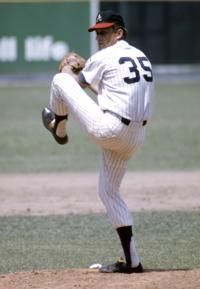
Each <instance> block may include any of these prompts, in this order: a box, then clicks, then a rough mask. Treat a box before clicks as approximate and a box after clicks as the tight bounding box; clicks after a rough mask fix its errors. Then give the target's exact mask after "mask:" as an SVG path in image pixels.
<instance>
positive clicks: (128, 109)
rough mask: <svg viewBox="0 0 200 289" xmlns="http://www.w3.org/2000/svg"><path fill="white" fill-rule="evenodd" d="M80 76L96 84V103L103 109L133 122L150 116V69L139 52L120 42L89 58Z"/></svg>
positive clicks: (151, 92)
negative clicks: (97, 89)
mask: <svg viewBox="0 0 200 289" xmlns="http://www.w3.org/2000/svg"><path fill="white" fill-rule="evenodd" d="M82 74H83V75H84V78H85V81H86V82H87V83H88V84H95V85H98V88H99V91H98V103H99V106H100V107H101V109H102V110H104V109H105V110H106V109H107V110H110V111H113V112H115V113H116V114H118V115H120V116H123V117H125V118H128V119H131V120H134V121H142V120H148V119H149V118H150V117H151V115H152V98H153V93H154V84H153V75H152V67H151V63H150V61H149V60H148V59H147V57H146V56H145V55H144V53H143V52H142V51H140V50H139V49H137V48H135V47H133V46H131V45H129V44H128V43H127V42H126V41H124V40H120V41H118V42H117V43H116V44H114V45H112V46H110V47H107V48H105V49H102V50H100V51H98V52H97V53H95V54H94V55H93V56H92V57H91V58H89V59H88V61H87V63H86V66H85V68H84V69H83V71H82Z"/></svg>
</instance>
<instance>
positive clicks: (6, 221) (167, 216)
mask: <svg viewBox="0 0 200 289" xmlns="http://www.w3.org/2000/svg"><path fill="white" fill-rule="evenodd" d="M199 217H200V214H199V213H171V212H168V213H166V212H165V213H161V212H160V213H139V214H136V215H135V220H136V231H137V234H136V242H137V244H138V252H139V254H140V257H141V260H142V262H143V264H144V266H145V268H146V269H147V268H149V269H163V270H164V269H166V270H167V269H188V268H200V264H199V245H200V243H199ZM0 222H1V229H0V233H1V239H0V255H1V262H0V272H1V273H4V272H15V271H22V270H24V271H29V270H33V269H47V268H49V269H50V268H51V269H55V268H57V269H64V268H87V267H89V266H90V265H91V264H93V263H102V262H113V261H115V259H114V258H117V257H118V256H120V255H119V254H120V252H119V248H120V244H119V241H118V239H117V237H116V233H115V232H114V230H113V229H112V228H111V226H110V223H109V222H108V220H107V218H106V217H105V216H104V215H98V214H97V215H84V216H82V215H68V216H49V217H2V218H0Z"/></svg>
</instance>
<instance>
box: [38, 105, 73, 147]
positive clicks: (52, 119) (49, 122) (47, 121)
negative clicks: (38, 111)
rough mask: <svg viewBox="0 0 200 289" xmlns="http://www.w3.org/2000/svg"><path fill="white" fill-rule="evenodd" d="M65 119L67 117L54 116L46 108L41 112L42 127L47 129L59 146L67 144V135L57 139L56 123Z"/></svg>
mask: <svg viewBox="0 0 200 289" xmlns="http://www.w3.org/2000/svg"><path fill="white" fill-rule="evenodd" d="M67 118H68V115H56V114H55V113H54V112H53V111H52V110H51V109H50V108H48V107H45V108H44V109H43V110H42V121H43V124H44V126H45V127H46V129H48V130H49V131H50V132H51V133H52V135H53V137H54V138H55V140H56V141H57V143H59V144H61V145H63V144H66V143H67V142H68V135H67V134H66V136H64V137H59V136H57V134H56V129H57V126H58V123H59V122H60V121H62V120H64V119H67Z"/></svg>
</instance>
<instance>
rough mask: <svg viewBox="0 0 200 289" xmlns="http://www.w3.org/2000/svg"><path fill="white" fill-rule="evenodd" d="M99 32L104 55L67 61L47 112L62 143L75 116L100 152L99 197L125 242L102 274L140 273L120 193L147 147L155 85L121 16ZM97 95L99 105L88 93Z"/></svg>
mask: <svg viewBox="0 0 200 289" xmlns="http://www.w3.org/2000/svg"><path fill="white" fill-rule="evenodd" d="M88 31H89V32H92V31H95V33H96V39H97V42H98V46H99V51H98V52H97V53H95V54H94V55H92V56H91V57H90V58H89V59H88V60H87V61H86V62H85V60H84V59H83V58H82V57H80V56H79V55H77V54H75V53H70V54H69V55H67V56H66V57H65V59H64V60H63V61H62V63H61V65H60V71H59V73H58V74H56V75H55V76H54V78H53V81H52V85H51V92H50V107H46V108H44V109H43V111H42V119H43V123H44V125H45V127H46V128H47V129H48V130H49V131H50V132H51V133H52V135H53V137H54V138H55V140H56V141H57V142H58V143H59V144H65V143H67V141H68V136H67V134H66V123H67V118H68V114H71V115H72V116H73V117H74V118H75V119H76V120H77V122H78V123H79V124H80V125H81V126H82V128H83V129H84V130H85V132H86V133H87V135H88V136H89V137H90V138H91V139H92V140H93V141H94V142H95V143H96V144H97V145H98V146H100V148H101V151H102V158H101V167H100V173H99V186H98V194H99V196H100V198H101V200H102V202H103V204H104V205H105V208H106V211H107V214H108V217H109V219H110V221H111V223H112V225H113V227H114V228H115V229H116V232H117V234H118V236H119V238H120V241H121V245H122V249H123V258H121V259H120V260H118V261H117V262H115V263H114V264H112V265H103V266H102V267H101V268H100V269H99V270H100V272H102V273H116V272H119V273H141V272H143V266H142V264H141V261H140V258H139V256H138V254H137V250H136V246H135V241H134V236H133V232H132V231H133V226H134V222H133V217H132V215H131V213H130V212H129V210H128V207H127V205H126V203H125V201H124V200H123V199H122V197H121V194H120V185H121V182H122V179H123V177H124V174H125V172H126V168H127V162H128V160H129V159H130V158H131V157H132V156H133V155H134V154H135V153H136V151H137V150H138V148H139V147H140V146H141V145H142V143H143V141H144V137H145V129H146V127H148V124H149V119H150V118H151V115H152V100H153V93H154V82H153V73H152V66H151V63H150V61H149V59H148V58H147V56H146V55H145V54H144V53H143V52H142V51H141V50H139V49H137V48H135V47H133V46H131V45H130V44H129V43H128V42H127V41H126V35H127V30H126V28H125V24H124V20H123V18H122V17H121V15H119V14H116V13H114V12H112V11H102V12H100V13H98V15H97V18H96V23H95V24H94V25H93V26H91V27H89V29H88ZM85 87H89V88H90V89H91V90H92V91H93V92H96V94H97V99H98V104H97V103H96V102H94V101H93V100H92V99H91V98H90V97H89V96H88V95H87V94H86V93H85V91H84V88H85Z"/></svg>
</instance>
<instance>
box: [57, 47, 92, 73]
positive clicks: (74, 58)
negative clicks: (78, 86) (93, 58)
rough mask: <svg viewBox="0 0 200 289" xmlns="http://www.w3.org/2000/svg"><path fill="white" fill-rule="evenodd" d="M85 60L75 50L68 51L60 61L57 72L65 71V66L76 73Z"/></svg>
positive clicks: (83, 65)
mask: <svg viewBox="0 0 200 289" xmlns="http://www.w3.org/2000/svg"><path fill="white" fill-rule="evenodd" d="M85 62H86V60H85V59H84V58H83V57H81V56H80V55H78V54H77V53H75V52H70V53H68V54H67V55H66V56H65V57H64V58H63V59H62V60H61V62H60V65H59V72H65V70H66V67H68V68H69V67H70V68H71V71H72V72H73V73H75V74H78V73H79V72H80V71H81V70H82V69H83V68H84V67H85Z"/></svg>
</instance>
